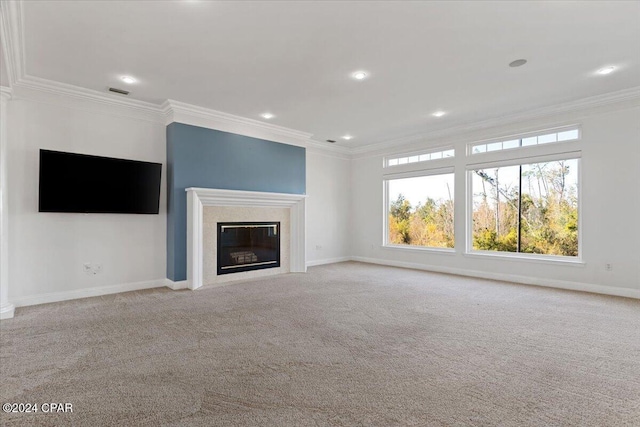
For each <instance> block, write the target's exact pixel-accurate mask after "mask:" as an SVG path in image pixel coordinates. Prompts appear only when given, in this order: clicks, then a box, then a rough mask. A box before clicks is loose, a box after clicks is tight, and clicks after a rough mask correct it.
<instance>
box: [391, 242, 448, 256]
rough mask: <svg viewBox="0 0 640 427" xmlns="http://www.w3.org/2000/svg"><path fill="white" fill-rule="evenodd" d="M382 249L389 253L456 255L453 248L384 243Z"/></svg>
mask: <svg viewBox="0 0 640 427" xmlns="http://www.w3.org/2000/svg"><path fill="white" fill-rule="evenodd" d="M381 248H382V249H386V250H391V251H408V252H429V253H432V254H438V255H456V254H457V251H456V249H455V248H438V247H436V246H417V245H393V244H390V243H386V244H384V245H382V246H381Z"/></svg>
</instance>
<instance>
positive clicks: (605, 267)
mask: <svg viewBox="0 0 640 427" xmlns="http://www.w3.org/2000/svg"><path fill="white" fill-rule="evenodd" d="M604 269H605V270H606V271H612V270H613V264H609V263H607V264H605V265H604Z"/></svg>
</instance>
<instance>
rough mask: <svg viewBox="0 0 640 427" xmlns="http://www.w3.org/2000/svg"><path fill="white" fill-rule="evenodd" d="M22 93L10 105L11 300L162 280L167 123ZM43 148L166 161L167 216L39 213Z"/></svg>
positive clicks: (43, 298)
mask: <svg viewBox="0 0 640 427" xmlns="http://www.w3.org/2000/svg"><path fill="white" fill-rule="evenodd" d="M16 95H17V96H16V97H15V98H14V99H13V100H11V101H10V108H9V117H10V118H9V122H10V124H11V126H10V127H9V132H10V136H9V146H8V152H9V153H8V159H9V168H8V183H9V227H10V228H9V252H10V253H9V296H10V301H11V302H13V303H14V304H16V306H20V305H28V304H33V303H40V302H48V301H54V300H59V299H68V298H69V297H81V296H87V295H93V294H100V293H108V292H104V290H105V289H110V290H111V291H112V292H115V291H118V290H120V291H122V290H127V289H133V288H140V287H151V286H159V285H162V284H163V283H164V278H165V276H166V274H165V270H166V268H165V265H166V180H165V177H166V167H165V158H166V154H165V151H166V150H165V145H166V144H165V126H164V124H163V123H161V122H159V121H150V120H142V119H135V118H131V117H126V113H127V112H126V111H124V110H117V111H116V110H114V111H111V109H110V108H107V107H105V106H103V105H99V104H97V103H95V102H80V101H74V102H70V101H69V100H68V99H66V98H63V97H59V96H50V97H49V98H47V99H46V101H45V102H42V101H34V100H29V99H28V98H21V97H20V95H19V93H18V94H16ZM68 105H69V106H71V107H69V106H68ZM40 148H44V149H51V150H60V151H70V152H78V153H86V154H93V155H99V156H109V157H119V158H128V159H135V160H144V161H150V162H158V163H162V164H163V170H162V191H161V201H160V214H159V215H105V214H91V215H84V214H69V213H38V179H39V177H38V168H39V157H38V156H39V149H40ZM84 263H96V264H101V265H102V271H101V272H100V273H99V274H96V275H87V274H86V273H85V272H84V271H83V264H84ZM140 282H143V283H140ZM105 287H106V288H105ZM109 287H111V288H109Z"/></svg>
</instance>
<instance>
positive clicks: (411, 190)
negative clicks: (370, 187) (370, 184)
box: [386, 173, 454, 248]
mask: <svg viewBox="0 0 640 427" xmlns="http://www.w3.org/2000/svg"><path fill="white" fill-rule="evenodd" d="M453 184H454V177H453V173H447V174H440V175H427V176H417V177H411V178H399V179H387V180H386V186H387V236H386V243H387V244H388V245H405V246H422V247H431V248H453V245H454V230H453V211H454V209H453V208H454V204H453V197H454V196H453V195H454V192H453Z"/></svg>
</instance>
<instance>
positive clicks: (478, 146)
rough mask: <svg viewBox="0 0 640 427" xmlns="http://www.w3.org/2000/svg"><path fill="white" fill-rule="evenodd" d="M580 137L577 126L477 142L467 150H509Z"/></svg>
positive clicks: (476, 152) (473, 151) (475, 152)
mask: <svg viewBox="0 0 640 427" xmlns="http://www.w3.org/2000/svg"><path fill="white" fill-rule="evenodd" d="M577 139H580V130H579V129H578V128H577V127H569V128H562V129H555V130H553V131H543V132H538V133H537V134H534V135H528V136H523V137H517V138H510V139H505V140H503V141H495V142H479V143H474V144H469V152H470V153H471V154H472V155H473V154H481V153H490V152H492V151H501V150H510V149H513V148H520V147H530V146H533V145H543V144H549V143H553V142H564V141H574V140H577Z"/></svg>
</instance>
